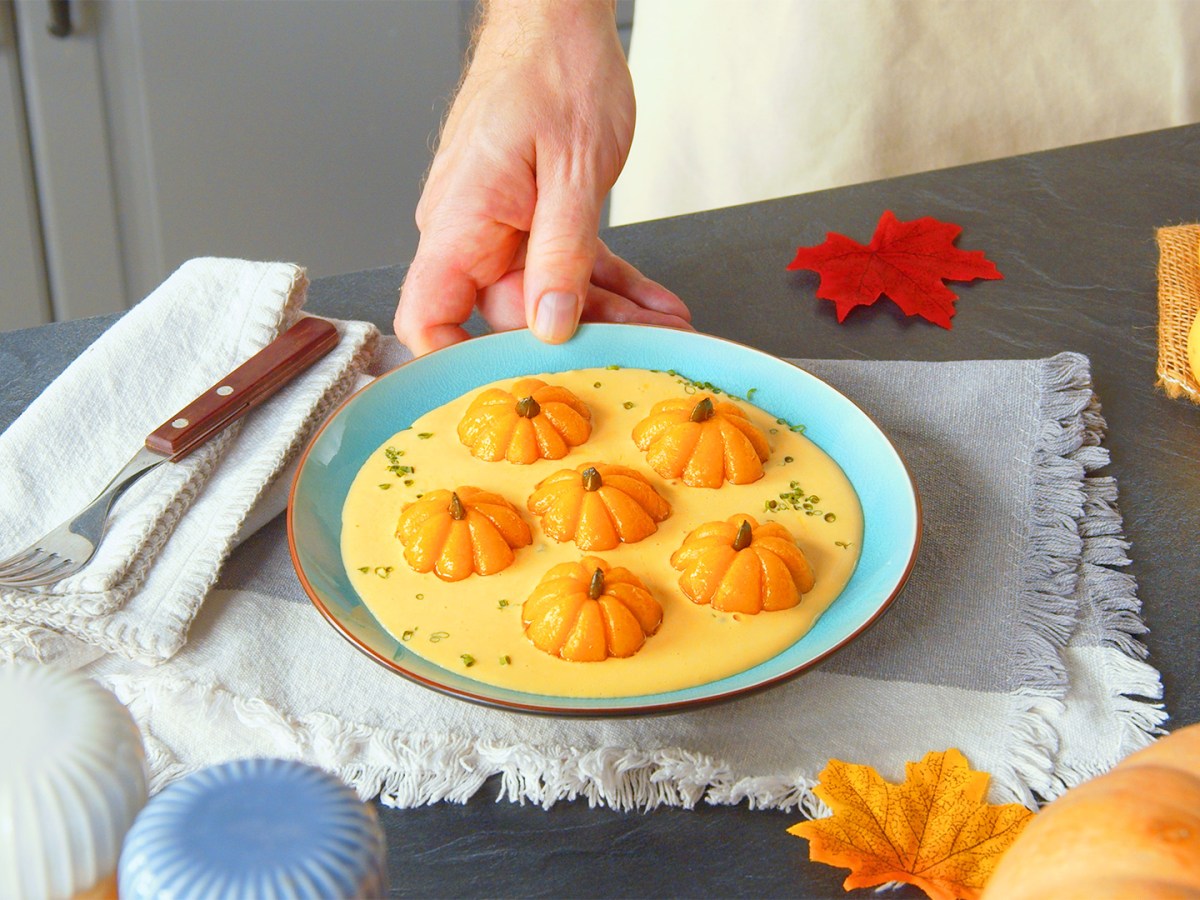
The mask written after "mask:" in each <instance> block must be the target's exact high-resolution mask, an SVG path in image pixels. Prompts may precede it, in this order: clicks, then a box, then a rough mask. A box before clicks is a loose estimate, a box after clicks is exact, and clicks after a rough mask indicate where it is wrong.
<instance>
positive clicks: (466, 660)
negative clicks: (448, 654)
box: [459, 653, 475, 669]
mask: <svg viewBox="0 0 1200 900" xmlns="http://www.w3.org/2000/svg"><path fill="white" fill-rule="evenodd" d="M459 659H461V660H462V661H463V665H464V666H466V667H467V668H468V669H469V668H471V666H473V665H475V657H473V656H472V655H471V654H470V653H464V654H463V655H462V656H460V657H459Z"/></svg>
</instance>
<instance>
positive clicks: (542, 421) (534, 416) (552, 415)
mask: <svg viewBox="0 0 1200 900" xmlns="http://www.w3.org/2000/svg"><path fill="white" fill-rule="evenodd" d="M591 433H592V413H591V410H589V409H588V407H587V404H585V403H584V402H583V401H582V400H580V399H579V398H578V397H576V396H575V395H574V394H573V393H571V392H570V391H569V390H567V389H566V388H564V387H557V386H555V385H552V384H546V382H544V381H541V380H540V379H537V378H522V379H520V380H518V381H516V382H514V383H513V386H512V388H511V389H510V390H507V391H506V390H502V389H501V388H489V389H488V390H486V391H484V392H483V393H481V394H480V395H479V396H478V397H476V398H475V399H474V400H472V401H471V404H470V406H468V407H467V411H466V413H464V414H463V417H462V421H461V422H459V423H458V439H459V440H460V441H462V442H463V443H464V444H466V446H467V447H469V448H470V450H471V455H472V456H475V457H477V458H478V459H483V460H487V461H488V462H497V461H498V460H501V459H507V460H508V461H509V462H512V463H518V464H520V465H528V464H529V463H532V462H536V461H537V460H539V459H562V458H563V457H564V456H566V455H567V452H568V451H569V450H570V449H571V448H572V447H576V446H578V445H580V444H582V443H584V442H585V441H586V440H587V439H588V438H589V437H590V436H591Z"/></svg>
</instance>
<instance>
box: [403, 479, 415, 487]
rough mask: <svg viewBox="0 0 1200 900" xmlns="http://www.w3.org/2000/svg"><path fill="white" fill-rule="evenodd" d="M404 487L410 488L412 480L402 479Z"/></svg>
mask: <svg viewBox="0 0 1200 900" xmlns="http://www.w3.org/2000/svg"><path fill="white" fill-rule="evenodd" d="M404 486H405V487H412V486H413V480H412V479H411V478H405V479H404Z"/></svg>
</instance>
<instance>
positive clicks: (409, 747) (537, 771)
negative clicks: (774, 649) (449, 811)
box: [106, 675, 829, 817]
mask: <svg viewBox="0 0 1200 900" xmlns="http://www.w3.org/2000/svg"><path fill="white" fill-rule="evenodd" d="M106 680H107V682H108V686H109V687H111V688H112V690H113V691H114V693H116V695H117V697H118V698H119V699H120V700H121V702H122V703H123V704H125V706H126V707H127V708H128V709H129V711H130V713H131V714H132V715H133V717H134V719H135V720H136V721H137V722H138V723H139V726H140V727H141V731H142V737H143V743H144V745H145V749H146V761H147V763H148V766H149V769H150V791H151V793H156V792H158V791H159V790H161V789H162V788H163V787H165V786H166V785H167V784H169V783H171V782H172V781H175V780H176V779H178V778H181V777H183V776H184V775H187V774H189V773H190V772H192V771H195V770H198V769H200V768H202V767H204V766H205V765H209V764H212V763H215V762H217V761H218V760H217V759H213V760H204V759H195V760H189V761H188V762H187V763H184V762H182V761H180V760H179V759H178V758H177V757H176V756H175V754H174V753H173V752H172V751H171V749H170V746H169V745H170V740H169V738H166V737H165V736H161V735H158V734H156V733H155V732H154V730H153V728H152V727H148V723H149V722H150V721H151V712H152V710H153V709H154V707H156V706H158V705H162V704H169V705H170V706H171V707H172V708H173V709H174V710H175V711H176V713H177V714H180V715H182V716H183V717H184V718H191V717H192V716H195V717H203V718H205V719H207V720H210V721H233V720H236V721H238V722H240V723H241V724H242V725H244V726H246V728H247V729H248V733H249V734H252V735H253V747H251V746H250V745H249V744H247V747H246V748H245V753H246V755H261V754H262V752H263V750H262V748H263V747H264V746H270V748H271V750H270V753H271V755H274V756H278V757H282V758H289V759H303V760H305V761H306V762H309V763H311V764H313V765H317V766H320V767H321V768H324V769H326V770H327V771H330V772H333V773H334V774H336V775H338V777H340V778H341V779H342V780H343V781H345V782H346V783H347V784H349V785H350V786H351V787H353V788H354V790H355V791H356V792H357V793H358V795H359V796H360V797H361V798H362V799H364V800H366V799H370V798H372V797H378V798H379V800H380V802H381V803H383V804H384V805H385V806H394V807H400V808H408V807H414V806H423V805H426V804H430V803H439V802H442V801H448V802H452V803H466V802H467V801H468V800H469V799H470V798H471V797H472V796H474V795H475V794H476V793H477V792H478V791H479V789H480V788H481V787H483V785H484V783H485V782H486V781H487V780H488V779H489V778H491V777H493V776H499V785H500V788H499V794H498V796H497V798H496V799H497V800H509V801H513V802H517V803H521V804H525V803H532V804H535V805H538V806H541V807H543V808H547V809H548V808H550V807H551V806H553V805H554V804H555V803H557V802H559V801H561V800H567V801H574V800H585V801H586V802H587V803H588V805H589V806H607V807H610V808H612V809H618V810H625V811H628V810H634V809H640V810H649V809H654V808H656V807H659V806H678V807H684V808H688V809H690V808H693V807H694V806H696V804H698V803H701V802H707V803H713V804H736V803H741V802H743V801H744V802H746V803H747V805H748V806H749V807H750V808H751V809H759V808H762V809H794V808H799V810H800V811H801V812H802V813H803V814H804V815H806V816H809V817H819V816H822V815H828V813H829V811H828V809H826V808H825V806H824V804H822V803H821V801H820V800H818V799H817V797H816V795H815V794H814V793H813V787H814V783H813V782H811V781H808V780H805V779H788V778H782V777H779V778H775V777H762V778H738V777H736V776H735V775H734V774H733V773H732V772H731V771H730V770H729V768H728V767H726V766H724V765H722V764H720V763H718V762H716V761H714V760H712V759H709V758H708V757H705V756H702V755H700V754H697V753H692V752H690V751H687V750H683V749H680V748H659V749H655V750H647V751H642V750H636V749H628V748H615V747H608V748H601V749H596V750H586V751H585V750H578V749H574V748H571V747H566V746H534V745H528V744H518V745H513V744H500V743H488V742H483V741H476V740H474V739H472V738H469V737H466V736H463V735H453V734H442V733H438V734H413V733H407V732H401V731H391V730H388V729H385V728H378V727H372V726H368V725H363V724H360V723H353V722H346V721H342V720H339V719H336V718H334V717H333V716H330V715H327V714H324V713H317V714H313V715H308V716H302V717H291V716H288V715H286V714H284V713H282V712H281V711H280V710H278V709H277V708H275V707H274V706H272V705H271V704H269V703H267V702H265V701H263V700H260V699H248V698H245V697H241V696H238V695H236V694H234V693H232V692H230V691H228V690H226V689H225V688H224V687H222V686H221V685H218V684H201V683H197V682H192V681H189V680H186V679H181V678H174V677H159V678H154V677H152V678H149V679H147V678H145V677H143V676H137V677H130V676H126V675H122V676H113V677H111V678H109V679H106ZM228 755H229V754H228V752H227V751H226V752H225V753H224V756H223V758H224V757H227V756H228Z"/></svg>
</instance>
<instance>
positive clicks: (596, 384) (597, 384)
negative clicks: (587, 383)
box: [592, 381, 600, 387]
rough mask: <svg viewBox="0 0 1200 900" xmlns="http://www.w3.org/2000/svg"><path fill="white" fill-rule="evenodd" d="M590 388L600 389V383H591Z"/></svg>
mask: <svg viewBox="0 0 1200 900" xmlns="http://www.w3.org/2000/svg"><path fill="white" fill-rule="evenodd" d="M592 387H600V382H598V381H596V382H593V383H592Z"/></svg>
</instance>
